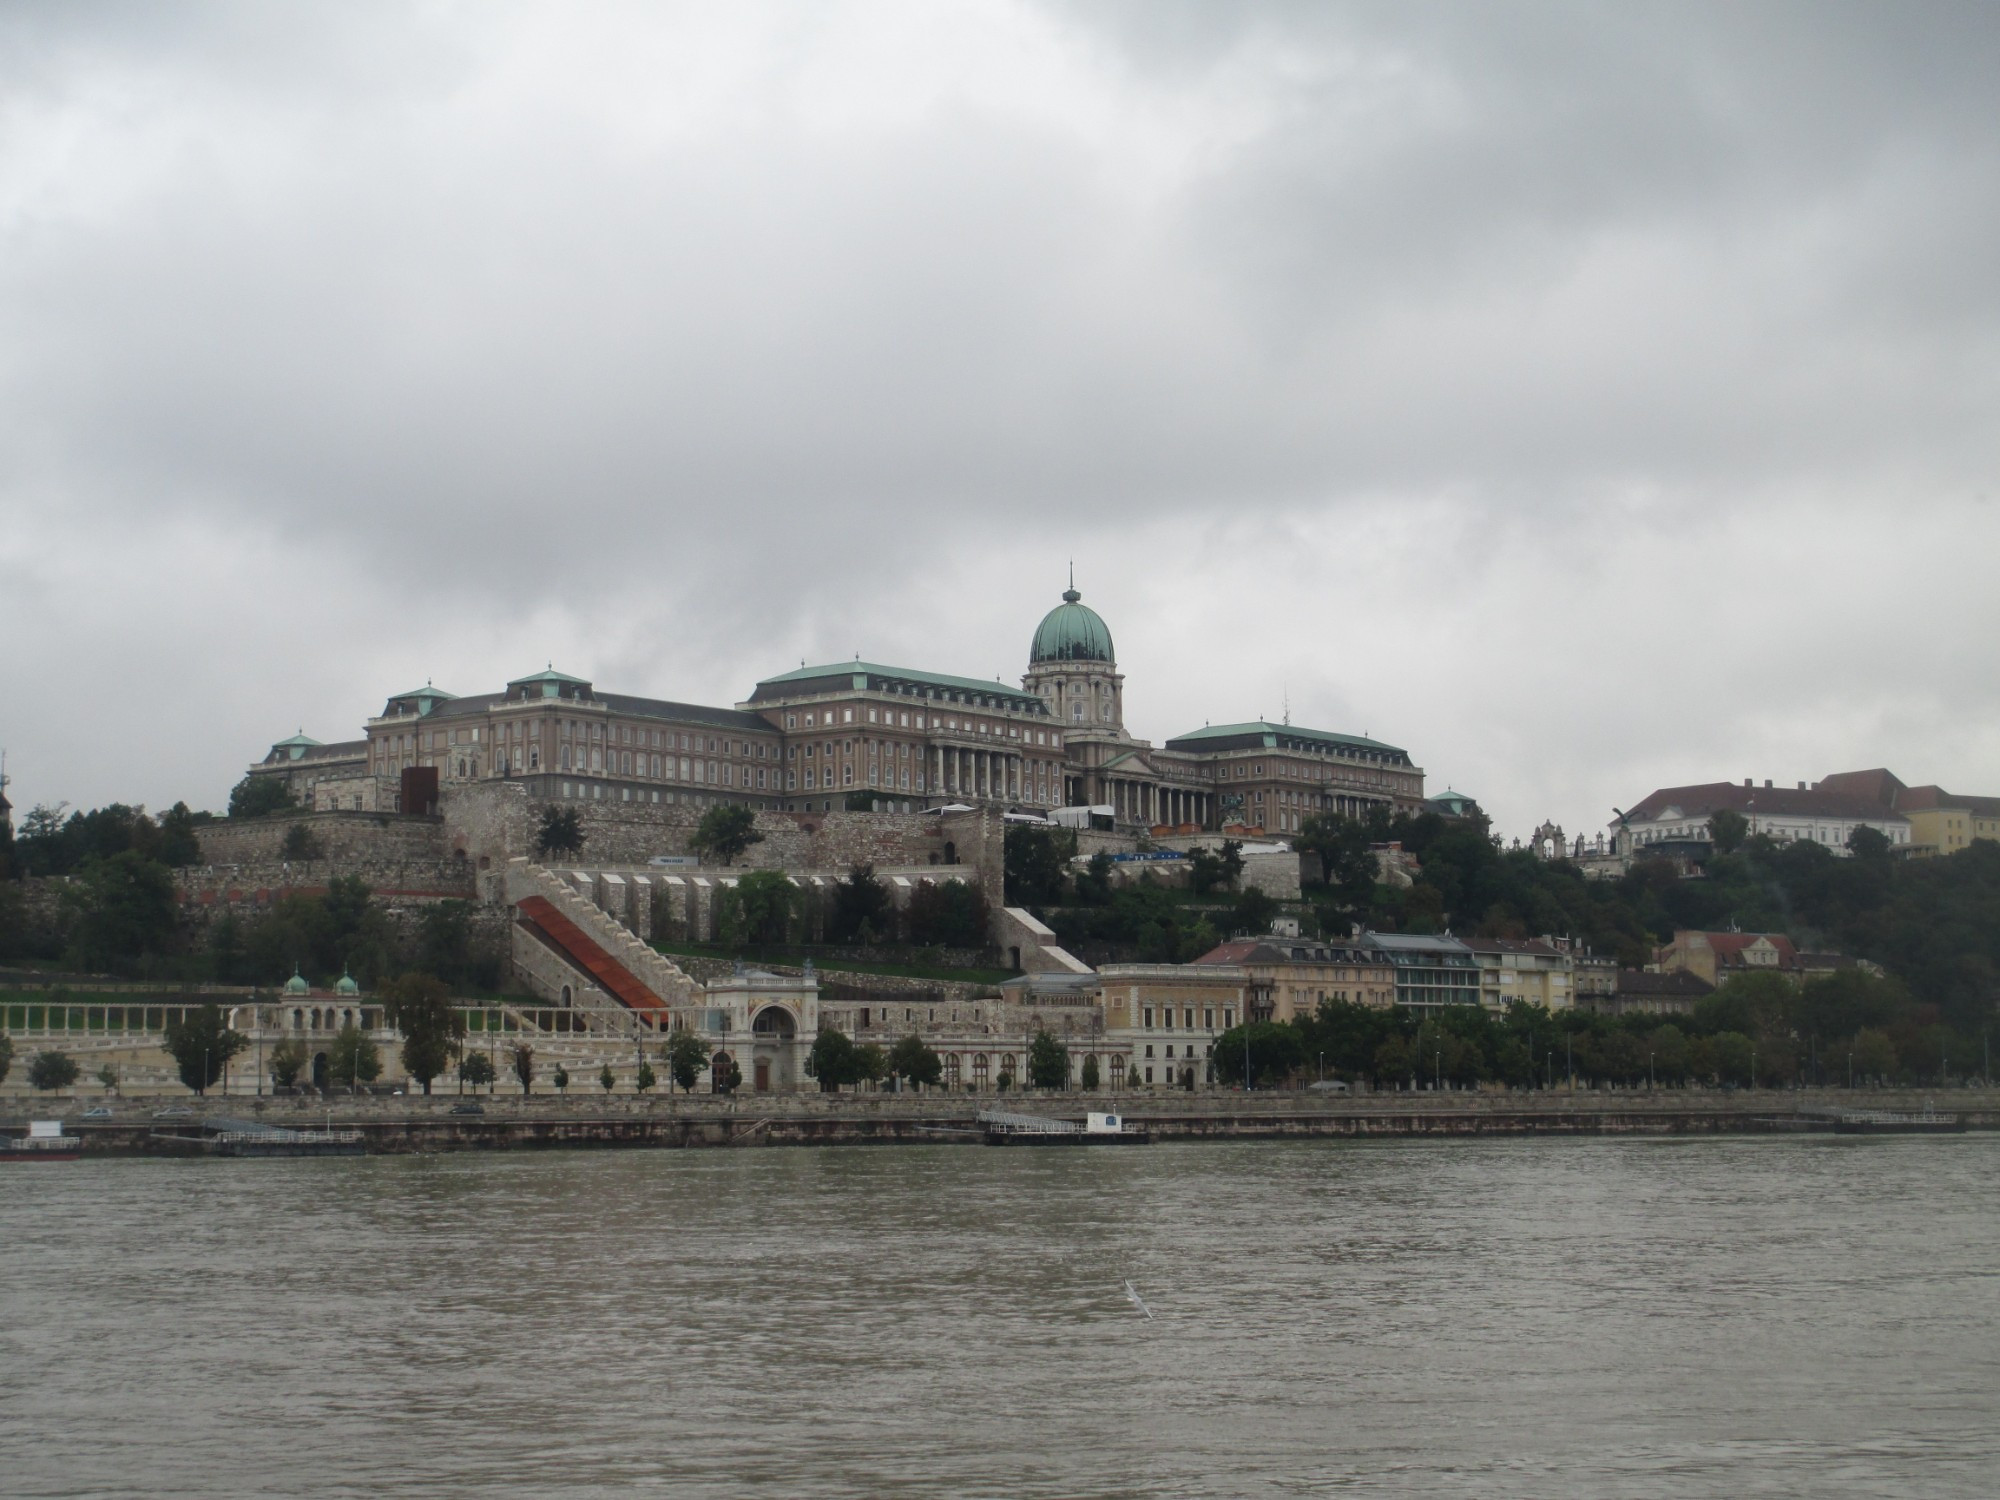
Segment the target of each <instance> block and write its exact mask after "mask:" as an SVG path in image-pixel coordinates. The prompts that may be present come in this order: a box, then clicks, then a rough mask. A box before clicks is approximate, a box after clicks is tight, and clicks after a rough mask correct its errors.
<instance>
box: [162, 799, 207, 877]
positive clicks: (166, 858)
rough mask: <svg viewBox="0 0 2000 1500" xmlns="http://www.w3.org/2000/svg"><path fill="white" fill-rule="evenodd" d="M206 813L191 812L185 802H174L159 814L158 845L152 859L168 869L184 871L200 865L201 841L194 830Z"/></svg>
mask: <svg viewBox="0 0 2000 1500" xmlns="http://www.w3.org/2000/svg"><path fill="white" fill-rule="evenodd" d="M208 816H209V815H208V814H207V813H199V814H197V813H195V812H193V811H191V810H190V809H189V807H188V805H187V804H186V803H185V802H176V803H175V804H174V805H173V806H172V807H170V808H168V809H167V810H166V811H165V812H163V813H161V814H160V843H159V849H158V851H157V852H156V853H155V854H154V856H153V857H154V858H155V859H157V860H159V862H160V863H161V864H163V865H165V866H167V867H168V868H169V869H174V870H179V869H185V868H186V867H187V866H188V865H198V864H200V863H201V840H200V839H199V838H198V837H196V835H195V829H196V828H198V827H199V826H200V825H201V823H202V822H203V821H204V820H206V819H207V818H208Z"/></svg>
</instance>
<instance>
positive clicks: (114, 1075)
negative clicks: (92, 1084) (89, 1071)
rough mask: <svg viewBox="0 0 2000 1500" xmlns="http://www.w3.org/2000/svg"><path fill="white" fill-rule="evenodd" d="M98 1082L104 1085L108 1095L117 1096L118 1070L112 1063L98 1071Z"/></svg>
mask: <svg viewBox="0 0 2000 1500" xmlns="http://www.w3.org/2000/svg"><path fill="white" fill-rule="evenodd" d="M97 1081H98V1082H99V1083H101V1084H103V1085H104V1090H105V1092H106V1093H111V1094H115V1093H117V1092H118V1070H117V1069H116V1068H114V1067H112V1066H111V1064H110V1063H106V1064H105V1065H104V1066H103V1067H101V1068H99V1069H98V1070H97Z"/></svg>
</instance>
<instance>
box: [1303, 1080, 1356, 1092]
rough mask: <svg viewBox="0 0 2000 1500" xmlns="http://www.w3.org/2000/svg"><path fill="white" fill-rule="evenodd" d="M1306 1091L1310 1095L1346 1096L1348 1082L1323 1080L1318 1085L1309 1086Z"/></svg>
mask: <svg viewBox="0 0 2000 1500" xmlns="http://www.w3.org/2000/svg"><path fill="white" fill-rule="evenodd" d="M1306 1090H1307V1092H1308V1093H1313V1094H1344V1093H1346V1092H1347V1080H1346V1079H1344V1078H1322V1079H1321V1080H1320V1081H1319V1082H1318V1083H1309V1084H1307V1085H1306Z"/></svg>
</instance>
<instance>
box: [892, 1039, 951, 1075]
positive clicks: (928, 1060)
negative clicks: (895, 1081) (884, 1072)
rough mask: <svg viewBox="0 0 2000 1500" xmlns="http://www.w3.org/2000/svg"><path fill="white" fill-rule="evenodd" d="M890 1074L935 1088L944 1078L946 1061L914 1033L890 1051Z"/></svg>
mask: <svg viewBox="0 0 2000 1500" xmlns="http://www.w3.org/2000/svg"><path fill="white" fill-rule="evenodd" d="M889 1072H890V1074H891V1075H893V1076H894V1077H897V1078H901V1079H905V1080H906V1081H908V1082H910V1083H918V1084H922V1085H924V1086H925V1087H926V1088H935V1087H937V1082H938V1080H939V1079H940V1078H942V1077H943V1076H944V1059H943V1058H941V1057H939V1056H938V1055H937V1053H935V1052H933V1051H932V1050H931V1049H930V1047H929V1046H928V1045H927V1044H926V1043H925V1041H924V1039H923V1038H922V1037H920V1036H917V1035H916V1034H914V1033H912V1034H911V1035H909V1036H906V1037H904V1038H903V1039H902V1040H901V1041H900V1042H898V1043H896V1045H895V1046H893V1047H891V1048H890V1049H889Z"/></svg>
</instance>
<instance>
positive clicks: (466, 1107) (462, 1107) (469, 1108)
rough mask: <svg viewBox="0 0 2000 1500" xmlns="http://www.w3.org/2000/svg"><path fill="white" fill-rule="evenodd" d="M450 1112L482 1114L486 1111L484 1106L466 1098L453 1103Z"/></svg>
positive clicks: (456, 1113)
mask: <svg viewBox="0 0 2000 1500" xmlns="http://www.w3.org/2000/svg"><path fill="white" fill-rule="evenodd" d="M451 1112H452V1113H453V1114H455V1115H483V1114H485V1113H486V1106H485V1105H483V1104H479V1103H477V1102H475V1101H473V1100H471V1099H468V1100H466V1101H465V1103H463V1104H454V1105H453V1106H452V1107H451Z"/></svg>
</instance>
